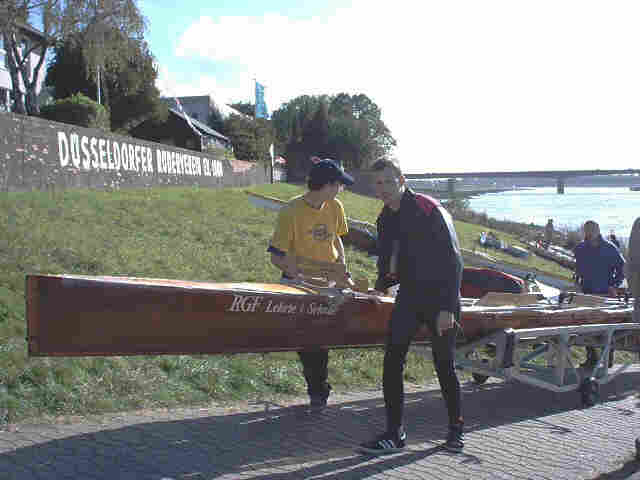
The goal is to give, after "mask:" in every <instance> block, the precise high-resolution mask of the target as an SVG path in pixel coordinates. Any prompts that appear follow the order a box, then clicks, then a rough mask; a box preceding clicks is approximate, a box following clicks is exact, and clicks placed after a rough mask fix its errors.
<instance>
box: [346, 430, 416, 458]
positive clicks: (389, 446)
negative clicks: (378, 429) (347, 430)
mask: <svg viewBox="0 0 640 480" xmlns="http://www.w3.org/2000/svg"><path fill="white" fill-rule="evenodd" d="M406 443H407V434H406V433H405V432H402V433H401V434H400V435H394V434H392V433H383V434H382V435H380V436H378V437H376V438H375V439H374V440H371V441H369V442H365V443H363V444H361V445H360V447H359V448H358V450H359V451H360V452H364V453H371V454H373V455H386V454H389V453H397V452H401V451H402V450H404V447H405V445H406Z"/></svg>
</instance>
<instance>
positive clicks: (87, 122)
mask: <svg viewBox="0 0 640 480" xmlns="http://www.w3.org/2000/svg"><path fill="white" fill-rule="evenodd" d="M40 115H41V116H42V117H43V118H45V119H47V120H53V121H54V122H62V123H70V124H72V125H78V126H80V127H87V128H99V129H101V130H105V131H107V132H108V131H110V125H111V119H110V114H109V110H107V109H106V108H105V107H104V106H103V105H100V104H99V103H97V102H94V101H93V100H92V99H90V98H89V97H87V96H85V95H83V94H82V93H76V94H75V95H72V96H71V97H67V98H61V99H60V100H56V101H55V102H53V103H52V104H50V105H44V106H43V107H42V108H41V109H40Z"/></svg>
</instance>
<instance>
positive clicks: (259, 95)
mask: <svg viewBox="0 0 640 480" xmlns="http://www.w3.org/2000/svg"><path fill="white" fill-rule="evenodd" d="M255 116H256V118H269V114H268V113H267V104H266V103H265V102H264V85H260V84H259V83H258V82H256V111H255Z"/></svg>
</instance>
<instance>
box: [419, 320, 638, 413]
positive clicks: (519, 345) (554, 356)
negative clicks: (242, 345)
mask: <svg viewBox="0 0 640 480" xmlns="http://www.w3.org/2000/svg"><path fill="white" fill-rule="evenodd" d="M638 334H640V324H639V323H616V324H589V325H573V326H561V327H541V328H524V329H512V328H509V329H504V330H501V331H498V332H494V333H492V334H490V335H487V336H485V337H482V338H480V339H477V340H475V341H473V342H471V343H468V344H464V345H460V346H458V348H457V350H456V368H457V369H460V370H466V371H469V372H471V375H472V377H473V380H474V381H475V383H477V384H482V383H484V382H486V381H487V379H488V378H489V377H495V378H501V379H503V380H505V381H519V382H522V383H526V384H529V385H533V386H536V387H540V388H543V389H546V390H550V391H552V392H569V391H574V390H576V391H578V392H579V393H580V396H581V400H582V404H583V405H584V406H593V405H594V404H595V403H597V401H598V400H599V390H600V385H603V384H606V383H608V382H610V381H611V380H613V379H614V378H615V377H616V376H618V375H619V374H621V373H622V372H624V371H625V370H627V369H628V368H629V366H630V365H631V364H632V363H633V362H626V363H624V364H616V365H612V364H611V363H610V356H609V353H610V352H611V351H612V350H624V351H629V352H635V353H637V352H639V351H640V337H639V336H638ZM572 347H597V348H598V349H599V355H598V359H597V362H595V364H594V365H589V366H586V367H583V366H580V365H576V359H575V358H572V353H571V348H572ZM423 353H424V351H423Z"/></svg>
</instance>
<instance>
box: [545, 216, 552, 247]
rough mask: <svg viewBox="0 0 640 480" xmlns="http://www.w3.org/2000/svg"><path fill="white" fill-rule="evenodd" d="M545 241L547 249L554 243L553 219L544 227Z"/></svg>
mask: <svg viewBox="0 0 640 480" xmlns="http://www.w3.org/2000/svg"><path fill="white" fill-rule="evenodd" d="M544 241H545V243H546V245H545V247H548V246H549V245H551V244H552V243H553V218H550V219H549V221H548V222H547V225H546V226H545V227H544Z"/></svg>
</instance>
